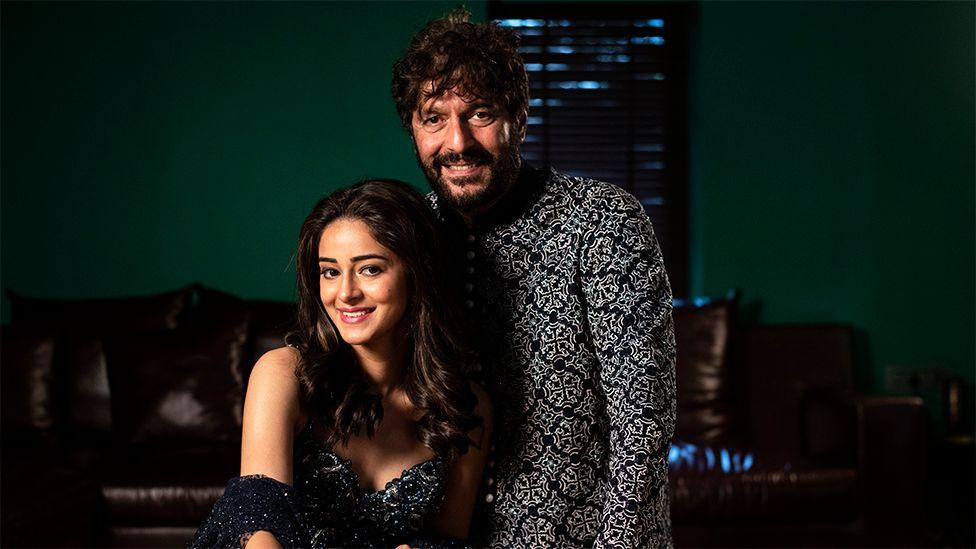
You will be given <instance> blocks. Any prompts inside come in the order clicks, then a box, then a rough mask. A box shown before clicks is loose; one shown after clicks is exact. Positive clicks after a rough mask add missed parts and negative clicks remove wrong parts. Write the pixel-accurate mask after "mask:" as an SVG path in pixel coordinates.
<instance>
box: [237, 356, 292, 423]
mask: <svg viewBox="0 0 976 549" xmlns="http://www.w3.org/2000/svg"><path fill="white" fill-rule="evenodd" d="M300 359H301V356H300V355H299V354H298V351H296V350H295V349H293V348H291V347H281V348H278V349H272V350H270V351H268V352H266V353H264V355H262V356H261V358H260V359H258V361H257V363H256V364H255V365H254V369H252V370H251V376H250V377H249V378H248V388H247V396H246V397H245V401H244V408H245V414H246V412H247V408H248V404H250V405H252V407H254V408H255V411H260V412H265V411H267V412H273V413H275V414H277V413H281V412H285V411H290V414H289V415H291V420H292V421H293V422H297V423H299V424H300V423H304V417H303V415H304V414H303V413H302V411H301V409H300V405H299V399H300V395H299V393H300V382H299V379H298V374H297V371H296V369H297V367H298V363H299V360H300ZM261 415H262V416H263V415H264V414H263V413H262V414H261Z"/></svg>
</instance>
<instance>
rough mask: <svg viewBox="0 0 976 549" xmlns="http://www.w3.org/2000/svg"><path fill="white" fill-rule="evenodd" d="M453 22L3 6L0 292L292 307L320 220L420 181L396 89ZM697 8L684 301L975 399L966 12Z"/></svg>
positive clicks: (234, 9) (303, 13) (960, 6)
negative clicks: (838, 348)
mask: <svg viewBox="0 0 976 549" xmlns="http://www.w3.org/2000/svg"><path fill="white" fill-rule="evenodd" d="M453 5H454V2H425V3H408V2H394V3H362V2H360V3H351V2H344V3H294V4H293V3H272V4H268V3H213V4H211V3H159V4H156V3H102V4H94V3H89V4H78V3H72V4H56V3H12V2H4V3H3V4H2V82H3V87H2V117H3V120H2V121H3V134H2V197H0V199H2V233H0V236H2V252H3V256H2V265H0V267H2V273H0V275H2V287H3V289H4V290H7V289H13V290H15V291H17V292H20V293H23V294H27V295H34V296H50V297H92V296H124V295H133V294H145V293H151V292H157V291H163V290H168V289H173V288H176V287H180V286H183V285H186V284H188V283H190V282H194V281H199V282H203V283H205V284H208V285H212V286H216V287H218V288H221V289H224V290H227V291H231V292H234V293H237V294H239V295H242V296H246V297H261V298H275V299H289V298H291V296H292V295H293V289H292V288H293V276H294V272H293V265H292V248H293V246H294V241H295V239H296V236H297V231H298V226H299V224H300V222H301V220H302V218H303V217H304V215H305V214H306V213H307V210H308V209H309V208H310V207H311V205H312V203H313V202H314V201H315V199H317V198H318V197H320V196H322V195H323V194H326V193H328V192H329V191H330V190H332V189H334V188H336V187H337V186H341V185H345V184H348V183H350V182H352V181H354V180H356V179H358V178H361V177H363V176H367V175H376V176H388V177H399V178H403V179H407V180H409V181H412V182H415V183H419V182H421V181H422V176H421V174H420V171H419V170H418V169H417V167H416V164H415V161H414V158H413V153H412V150H411V148H410V144H409V141H408V139H407V137H406V135H405V134H404V133H403V131H402V130H401V129H400V127H399V125H398V121H397V118H396V114H395V110H394V107H393V103H392V101H391V99H390V98H389V92H388V88H389V78H390V66H391V64H392V62H393V60H394V59H395V57H396V56H397V55H399V53H400V51H401V50H402V48H403V47H404V46H405V44H406V42H407V41H408V39H409V37H410V35H411V34H412V33H413V32H414V31H415V30H417V29H418V28H419V27H420V26H421V25H422V23H423V22H424V21H426V20H427V19H429V18H431V17H434V16H437V15H439V14H442V13H444V12H446V11H447V10H448V9H449V7H451V6H453ZM468 7H469V8H470V9H471V10H472V11H473V12H474V14H475V17H476V18H477V19H479V20H480V19H483V17H484V14H485V9H486V5H485V3H483V2H469V3H468ZM553 10H554V13H556V12H557V11H558V7H557V6H555V5H554V7H553ZM698 11H699V21H698V23H697V25H696V30H695V33H694V36H693V40H692V81H691V89H690V105H691V113H690V114H691V125H690V136H691V142H690V147H691V155H690V160H691V162H690V165H691V178H690V179H691V180H690V184H691V199H692V200H691V212H690V219H691V254H690V255H691V276H692V278H691V281H690V282H691V284H690V286H691V288H692V291H693V292H694V293H696V294H721V293H724V292H725V290H726V289H728V288H730V287H737V288H741V289H742V290H743V291H744V296H743V297H744V298H745V301H746V304H747V305H757V304H758V305H761V308H760V309H759V310H760V311H761V313H760V316H759V319H760V320H761V321H763V322H821V321H823V322H846V323H850V324H852V325H854V326H855V327H856V328H858V329H859V331H860V333H861V334H862V335H863V340H864V344H865V348H864V355H863V356H864V358H865V360H866V361H867V364H868V365H869V368H867V369H866V370H865V372H866V373H865V375H864V376H863V381H864V382H865V383H867V384H868V385H869V386H870V387H872V388H874V389H876V390H881V389H883V384H882V380H883V373H884V369H885V367H886V366H887V365H890V364H899V365H909V366H913V367H919V368H939V367H941V368H947V369H950V370H953V371H956V372H958V373H960V374H962V375H963V376H965V377H967V378H968V379H970V380H972V378H973V366H974V352H973V350H974V331H976V326H974V280H976V274H974V255H976V241H974V230H976V227H974V200H976V198H974V161H973V157H974V147H976V145H974V135H973V132H974V108H973V105H974V84H973V83H974V69H973V66H974V54H973V52H974V39H973V28H974V8H973V3H971V2H959V3H942V4H940V3H933V2H925V3H901V2H899V3H881V2H872V3H858V4H854V3H839V2H832V3H820V2H817V3H809V4H808V3H770V2H761V3H738V2H706V3H703V4H701V5H700V6H699V10H698ZM8 309H9V304H8V303H7V301H6V300H4V303H3V316H4V318H5V319H6V318H8V315H9V310H8Z"/></svg>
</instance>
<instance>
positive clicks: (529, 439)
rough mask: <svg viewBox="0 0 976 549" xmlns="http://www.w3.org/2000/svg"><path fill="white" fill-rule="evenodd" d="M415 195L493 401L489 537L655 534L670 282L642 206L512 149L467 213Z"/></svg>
mask: <svg viewBox="0 0 976 549" xmlns="http://www.w3.org/2000/svg"><path fill="white" fill-rule="evenodd" d="M428 199H429V200H430V202H431V205H432V207H433V208H434V210H435V211H436V212H437V214H438V216H439V217H440V218H441V220H442V221H443V222H444V224H445V227H444V231H443V234H444V235H445V236H446V237H447V238H448V239H449V241H450V244H451V245H452V247H453V248H454V250H453V253H454V257H455V258H456V261H455V262H454V263H455V264H456V265H458V267H459V272H458V273H456V276H455V277H454V279H456V280H459V281H460V283H461V284H463V288H461V289H460V291H461V292H462V295H463V296H464V298H466V301H465V302H464V306H465V314H466V316H467V318H468V320H469V324H470V326H471V328H472V330H471V331H472V341H473V342H474V343H475V345H476V349H477V350H478V351H479V353H480V362H481V365H475V371H472V372H469V375H470V376H471V377H473V378H475V379H478V380H480V381H481V382H482V384H483V385H484V386H485V387H486V389H488V392H489V394H490V395H491V397H492V401H493V403H494V408H495V446H496V450H495V452H494V453H493V458H492V459H493V461H494V462H495V467H494V470H493V472H492V473H491V475H492V478H491V479H490V480H491V484H492V485H493V486H494V487H495V493H494V494H492V495H489V496H488V498H487V499H489V500H492V502H491V505H489V506H488V507H487V509H485V510H483V511H482V512H483V513H485V514H486V515H487V516H488V519H489V520H488V529H489V532H490V533H489V541H490V543H491V545H492V546H493V547H506V548H508V547H588V546H597V547H667V546H670V545H671V544H672V538H671V517H670V508H669V500H670V498H669V493H668V480H667V479H668V466H667V454H668V448H669V444H670V442H671V437H672V434H673V432H674V422H675V370H674V367H675V341H674V327H673V322H672V318H671V307H672V304H671V288H670V286H669V283H668V278H667V274H666V273H665V271H664V263H663V260H662V256H661V252H660V249H659V247H658V243H657V241H656V239H655V236H654V232H653V230H652V228H651V223H650V220H649V219H648V217H647V214H646V213H645V212H644V208H643V207H642V206H641V204H640V203H639V202H638V201H637V200H636V199H635V198H634V197H633V196H631V195H630V194H628V193H627V192H625V191H623V190H622V189H620V188H619V187H617V186H615V185H612V184H609V183H602V182H599V181H594V180H591V179H584V178H579V177H569V176H566V175H564V174H561V173H559V172H556V171H555V170H552V169H548V168H547V169H543V170H536V169H533V168H531V167H529V166H527V165H525V164H524V163H523V168H522V171H521V173H520V175H519V179H518V181H517V182H516V183H515V186H514V187H513V188H512V190H511V191H509V192H508V193H507V194H506V195H505V196H504V197H503V198H502V199H501V200H500V201H499V203H497V204H496V205H494V206H493V207H492V208H491V210H489V212H488V214H487V215H486V216H482V217H479V218H478V219H477V220H476V222H475V224H474V225H473V226H472V227H468V226H467V225H466V224H465V223H464V222H463V220H462V219H461V218H460V217H459V216H457V214H456V213H455V212H454V211H453V210H451V209H450V208H448V207H443V205H442V204H440V203H439V200H438V197H437V196H436V195H435V194H433V193H431V194H430V195H428ZM482 504H484V502H482Z"/></svg>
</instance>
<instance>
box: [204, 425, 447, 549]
mask: <svg viewBox="0 0 976 549" xmlns="http://www.w3.org/2000/svg"><path fill="white" fill-rule="evenodd" d="M294 473H295V486H294V487H292V486H289V485H287V484H283V483H281V482H278V481H276V480H274V479H272V478H269V477H266V476H262V475H250V476H245V477H238V478H235V479H232V480H231V481H230V483H229V484H228V485H227V489H226V490H225V491H224V495H223V496H221V498H220V500H218V501H217V503H216V504H215V505H214V508H213V511H211V513H210V516H209V517H208V518H207V520H206V521H204V523H203V525H201V526H200V529H199V530H198V531H197V533H196V535H195V536H194V537H193V539H192V540H191V541H190V544H189V547H192V548H198V547H234V548H240V547H241V546H242V544H243V542H246V540H247V539H248V538H249V537H250V534H251V533H253V532H256V531H258V530H267V531H270V532H271V533H272V534H274V536H275V538H276V539H277V540H278V542H279V543H281V545H283V546H285V547H315V548H323V547H367V548H373V547H377V548H378V547H384V548H392V547H396V546H397V545H399V544H401V543H406V544H408V545H410V546H411V547H417V548H420V547H459V546H463V545H464V544H463V542H461V540H457V539H453V538H443V537H436V536H433V535H431V534H430V533H429V532H427V531H426V526H427V523H428V522H429V519H430V517H431V516H432V515H434V514H435V513H436V512H437V510H438V509H439V508H440V504H441V502H442V500H443V499H444V492H445V485H446V480H447V466H446V464H445V462H444V461H443V460H442V459H440V458H433V459H429V460H427V461H424V462H421V463H418V464H416V465H414V466H412V467H410V468H409V469H406V470H405V471H404V472H403V474H402V475H400V476H399V477H397V478H395V479H393V480H391V481H390V482H388V483H387V484H386V487H385V488H384V489H383V490H380V491H373V490H366V489H363V488H362V487H360V485H359V477H358V475H357V474H356V472H355V471H354V470H353V469H352V467H351V464H350V462H349V460H346V459H344V458H342V457H340V456H338V455H336V453H335V452H333V451H332V450H331V449H330V448H329V447H328V446H327V445H325V444H324V443H323V442H322V441H320V440H319V439H318V438H316V436H315V434H314V433H313V429H312V428H311V425H309V426H306V427H305V429H303V430H302V431H301V433H300V434H299V435H298V436H296V437H295V468H294Z"/></svg>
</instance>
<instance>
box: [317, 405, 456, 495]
mask: <svg viewBox="0 0 976 549" xmlns="http://www.w3.org/2000/svg"><path fill="white" fill-rule="evenodd" d="M300 435H302V436H305V437H307V438H308V439H309V440H310V441H311V442H312V443H314V444H315V445H316V446H318V447H319V449H320V450H321V451H322V452H323V453H325V454H328V455H329V456H331V457H332V459H334V460H335V462H336V463H338V464H339V465H341V466H342V468H343V469H345V470H346V472H347V473H348V474H349V475H350V477H351V478H353V479H355V483H354V486H355V488H357V489H358V490H359V493H360V494H362V495H363V496H382V495H383V494H386V493H387V492H389V491H391V490H393V489H395V488H396V487H397V486H399V485H400V484H401V483H402V482H403V481H404V479H405V478H408V477H410V476H411V475H412V473H414V472H415V471H422V470H430V469H431V468H437V469H439V468H441V467H442V466H443V460H442V459H441V458H440V457H439V456H434V457H432V458H428V459H425V460H423V461H420V462H417V463H414V464H413V465H411V466H410V467H407V468H406V469H404V470H403V471H401V472H400V474H399V475H398V476H396V477H393V478H391V479H390V480H388V481H386V483H385V484H384V486H383V488H382V489H379V490H376V489H374V488H372V487H364V486H363V481H362V479H361V478H360V477H359V473H357V472H356V470H355V469H354V468H353V466H352V460H351V459H349V458H344V457H342V456H340V455H339V454H338V453H336V452H335V450H333V449H332V447H331V446H330V445H328V444H326V443H325V442H323V441H322V440H320V439H319V438H318V437H316V436H315V432H314V430H313V429H312V421H308V422H307V423H306V424H305V427H304V428H303V429H302V431H301V433H300Z"/></svg>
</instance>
